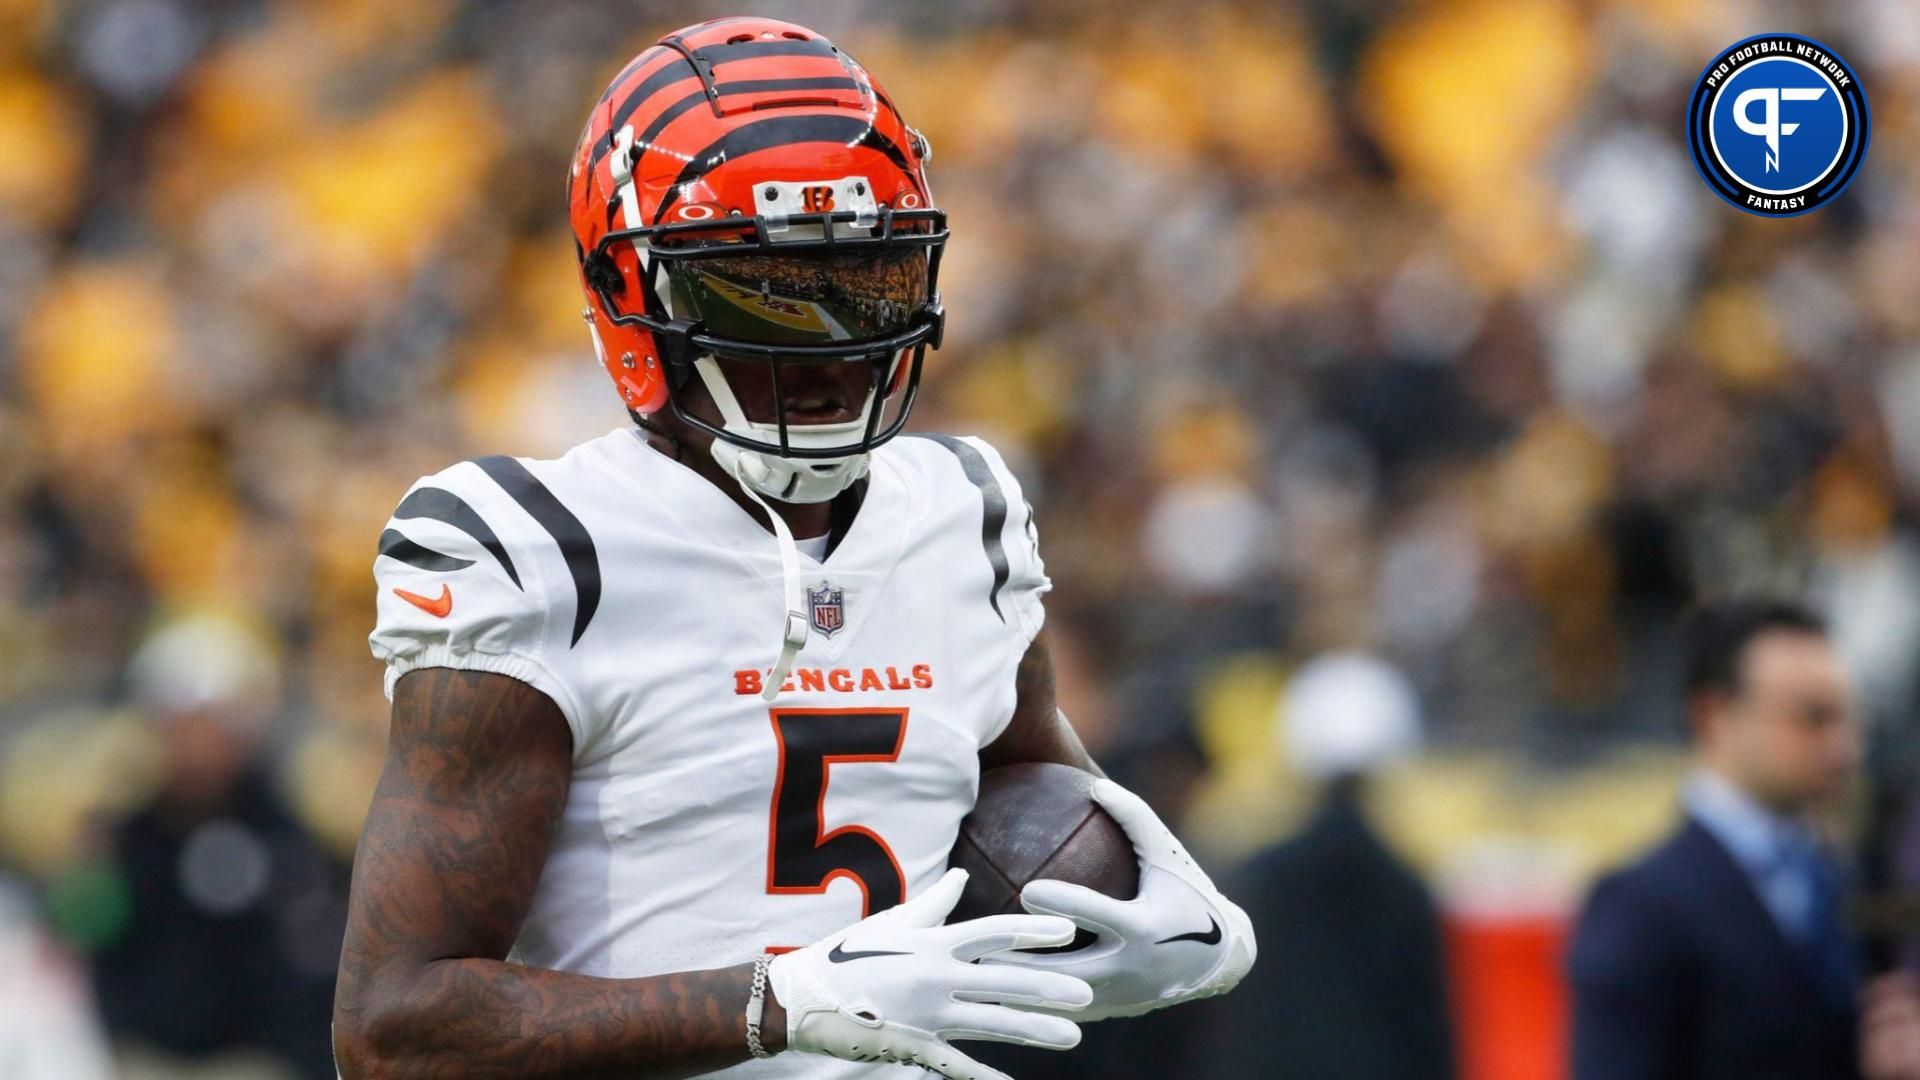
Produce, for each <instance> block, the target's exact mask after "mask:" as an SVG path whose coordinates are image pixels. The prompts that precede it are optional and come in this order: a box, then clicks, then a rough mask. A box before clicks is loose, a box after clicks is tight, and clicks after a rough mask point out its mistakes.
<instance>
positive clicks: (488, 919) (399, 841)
mask: <svg viewBox="0 0 1920 1080" xmlns="http://www.w3.org/2000/svg"><path fill="white" fill-rule="evenodd" d="M571 738H572V737H571V735H570V733H569V731H568V729H567V725H566V721H565V719H564V718H563V717H562V716H561V715H560V711H559V709H558V708H557V707H556V706H555V705H554V704H553V702H552V701H551V700H549V699H548V698H547V697H546V696H545V695H544V694H541V693H540V692H539V691H537V690H535V689H533V688H532V687H530V686H528V685H526V684H525V683H522V682H519V681H517V680H514V679H510V678H507V677H505V676H502V675H491V674H484V673H478V672H468V671H453V670H447V669H438V668H435V669H425V670H421V671H416V672H413V673H410V674H408V675H406V676H405V677H403V678H402V679H401V680H400V682H399V684H398V685H397V687H396V688H395V694H394V703H393V728H392V734H391V736H390V741H389V745H388V751H387V761H386V766H385V769H384V771H383V772H382V773H381V776H380V783H379V787H378V789H377V790H376V792H375V794H374V799H373V807H372V810H371V811H370V812H369V814H368V817H367V824H366V829H365V832H364V833H363V834H362V836H361V838H360V847H359V851H358V854H357V855H356V857H355V861H354V869H353V893H352V900H351V909H350V912H349V916H348V923H347V935H346V943H345V946H344V948H343V949H342V952H341V956H340V978H339V986H338V990H337V992H336V995H335V999H334V1048H335V1054H336V1057H337V1058H338V1061H339V1066H340V1071H341V1075H342V1076H343V1077H346V1078H348V1080H353V1078H357V1077H374V1076H379V1077H388V1076H394V1077H476V1078H487V1077H597V1076H612V1075H618V1076H622V1077H680V1076H688V1075H693V1074H697V1073H702V1072H709V1071H712V1070H714V1069H719V1068H724V1067H726V1066H728V1065H732V1064H735V1063H737V1062H739V1061H743V1060H745V1059H746V1058H747V1056H748V1055H747V1050H746V1019H745V1010H746V1004H747V998H748V994H749V987H750V985H751V982H752V979H751V974H752V966H751V965H740V966H738V967H733V968H725V969H718V970H713V971H690V972H680V973H676V974H668V975H659V976H653V977H649V978H639V979H601V978H592V977H588V976H583V975H572V974H566V973H563V972H558V971H548V970H543V969H538V968H531V967H527V966H524V965H521V964H511V963H507V962H505V960H504V957H505V956H506V955H507V951H508V950H509V949H510V948H511V947H512V945H513V941H514V938H515V937H516V936H518V934H519V930H520V923H521V921H522V920H523V919H524V918H525V917H526V913H527V909H528V906H529V905H530V904H531V902H532V898H533V891H534V887H535V885H536V883H537V882H538V881H539V879H540V872H541V868H542V867H543V865H544V864H545V862H546V858H547V852H548V849H549V848H550V846H551V844H552V841H553V835H554V830H555V827H556V826H557V825H558V823H559V821H560V814H561V811H562V809H563V808H564V807H565V805H566V799H567V790H568V787H569V784H570V781H571V776H572V771H573V765H572V741H571ZM762 1038H763V1041H764V1042H765V1044H766V1046H767V1048H768V1049H769V1050H777V1049H780V1048H782V1047H784V1046H785V1043H786V1019H785V1013H784V1012H783V1011H782V1010H780V1009H779V1008H778V1006H777V1003H776V1002H774V1001H773V999H772V995H771V993H769V995H768V1001H767V1013H766V1017H765V1019H764V1021H763V1026H762Z"/></svg>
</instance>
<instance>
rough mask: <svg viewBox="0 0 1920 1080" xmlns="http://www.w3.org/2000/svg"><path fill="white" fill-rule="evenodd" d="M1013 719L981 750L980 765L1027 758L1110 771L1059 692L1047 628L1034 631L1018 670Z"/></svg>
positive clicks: (984, 767)
mask: <svg viewBox="0 0 1920 1080" xmlns="http://www.w3.org/2000/svg"><path fill="white" fill-rule="evenodd" d="M1013 686H1014V704H1013V719H1012V720H1009V721H1008V722H1007V726H1006V729H1005V730H1004V731H1002V732H1001V733H1000V735H999V737H998V738H996V739H994V740H993V742H991V743H989V744H988V745H987V746H985V747H983V748H982V749H981V751H980V767H981V768H982V769H991V768H993V767H995V766H998V765H1012V764H1015V763H1017V762H1022V761H1053V762H1058V763H1060V764H1062V765H1072V766H1073V767H1074V768H1076V769H1085V770H1087V771H1088V772H1090V773H1092V774H1094V775H1095V776H1105V775H1106V773H1104V772H1101V771H1100V766H1099V765H1097V764H1095V763H1094V760H1093V757H1092V756H1091V755H1089V754H1088V753H1087V749H1086V747H1084V746H1082V745H1080V736H1079V735H1078V734H1076V733H1075V732H1074V730H1073V725H1072V724H1071V723H1069V722H1068V721H1067V717H1066V714H1065V713H1062V712H1061V711H1060V706H1059V703H1058V702H1057V701H1056V700H1055V698H1054V679H1053V653H1052V652H1051V651H1049V649H1048V648H1047V632H1046V631H1045V630H1042V631H1040V633H1038V634H1037V635H1035V636H1034V639H1033V644H1032V645H1030V646H1028V647H1027V651H1026V653H1025V654H1024V655H1023V656H1021V657H1020V666H1019V667H1018V668H1016V669H1015V671H1014V675H1013Z"/></svg>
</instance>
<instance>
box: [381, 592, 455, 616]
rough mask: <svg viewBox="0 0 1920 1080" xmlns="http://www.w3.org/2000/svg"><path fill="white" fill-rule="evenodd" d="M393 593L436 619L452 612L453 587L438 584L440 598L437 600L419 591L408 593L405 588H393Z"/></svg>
mask: <svg viewBox="0 0 1920 1080" xmlns="http://www.w3.org/2000/svg"><path fill="white" fill-rule="evenodd" d="M393 595H395V596H397V597H399V598H400V599H402V600H405V601H406V602H407V603H409V604H412V605H413V606H414V607H417V608H419V609H420V610H421V611H424V612H426V613H427V614H429V615H431V616H433V617H434V618H436V619H444V618H446V617H447V616H448V615H451V614H453V589H452V588H450V587H448V586H446V585H442V586H440V598H439V599H437V600H429V599H427V598H426V597H424V596H421V595H420V594H419V593H410V592H408V591H407V590H405V589H395V590H393Z"/></svg>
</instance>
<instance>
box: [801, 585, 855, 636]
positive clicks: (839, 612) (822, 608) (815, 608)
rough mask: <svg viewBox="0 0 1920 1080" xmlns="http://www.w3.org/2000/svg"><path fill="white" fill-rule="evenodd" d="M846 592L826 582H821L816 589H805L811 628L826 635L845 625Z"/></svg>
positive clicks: (837, 631) (834, 632)
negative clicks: (811, 620) (810, 613)
mask: <svg viewBox="0 0 1920 1080" xmlns="http://www.w3.org/2000/svg"><path fill="white" fill-rule="evenodd" d="M845 596H846V592H845V590H843V589H836V588H834V587H833V585H831V584H830V583H828V582H825V581H823V582H821V583H820V587H819V588H817V589H808V590H807V608H808V610H810V611H812V612H813V628H814V629H815V630H818V631H820V632H821V633H822V634H825V635H826V636H827V637H832V636H833V635H835V634H837V633H839V632H840V628H841V627H843V626H845V625H847V608H846V603H845Z"/></svg>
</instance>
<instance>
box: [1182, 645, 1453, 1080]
mask: <svg viewBox="0 0 1920 1080" xmlns="http://www.w3.org/2000/svg"><path fill="white" fill-rule="evenodd" d="M1279 721H1280V722H1279V724H1278V727H1277V730H1278V732H1279V733H1280V735H1281V739H1282V742H1283V743H1284V747H1285V751H1286V757H1287V758H1288V759H1289V760H1291V762H1292V763H1293V765H1294V767H1295V768H1296V769H1298V770H1299V772H1300V773H1301V774H1302V775H1304V776H1305V777H1307V778H1309V779H1310V780H1311V781H1312V782H1313V783H1315V784H1316V785H1318V787H1319V804H1318V807H1317V809H1316V810H1315V811H1314V813H1313V815H1312V817H1311V819H1310V820H1309V821H1308V823H1307V824H1306V826H1305V827H1304V828H1302V829H1301V830H1300V831H1299V833H1298V834H1296V835H1295V836H1293V837H1292V838H1290V839H1288V840H1286V841H1284V842H1282V843H1280V844H1277V845H1275V846H1273V847H1271V848H1268V849H1267V850H1265V851H1262V852H1260V853H1258V854H1256V855H1254V856H1253V858H1251V859H1250V860H1248V862H1247V863H1246V865H1244V866H1243V867H1241V868H1240V870H1239V871H1238V872H1237V873H1236V874H1235V875H1234V876H1233V878H1232V881H1233V882H1234V883H1233V884H1232V885H1230V886H1228V887H1229V888H1232V889H1234V890H1235V892H1234V895H1236V896H1244V897H1246V898H1247V900H1246V906H1247V914H1248V915H1249V916H1251V917H1252V919H1253V925H1254V932H1255V933H1256V934H1258V935H1259V939H1260V962H1259V963H1258V964H1256V965H1254V969H1253V971H1252V972H1250V973H1249V974H1248V976H1247V980H1246V981H1245V982H1243V983H1242V984H1241V987H1240V990H1239V991H1236V992H1235V993H1233V994H1229V995H1227V996H1225V997H1222V998H1219V999H1217V1000H1214V1001H1208V1002H1204V1003H1202V1004H1201V1005H1200V1006H1199V1007H1198V1010H1197V1011H1198V1012H1200V1013H1202V1015H1201V1016H1199V1017H1198V1018H1197V1020H1196V1021H1195V1023H1194V1026H1195V1036H1194V1038H1193V1039H1192V1041H1191V1042H1190V1043H1189V1053H1190V1054H1191V1055H1192V1059H1191V1060H1192V1061H1193V1063H1194V1064H1193V1065H1192V1067H1191V1068H1192V1075H1195V1076H1208V1077H1220V1078H1223V1080H1235V1078H1243V1077H1244V1078H1247V1080H1252V1078H1255V1077H1270V1076H1301V1077H1308V1076H1311V1077H1314V1078H1316V1080H1450V1078H1451V1077H1452V1076H1453V1075H1454V1054H1453V1038H1452V1034H1451V1021H1450V1017H1449V1013H1448V1007H1447V990H1446V976H1445V972H1444V969H1443V960H1442V955H1441V937H1440V917H1439V913H1438V911H1437V910H1436V909H1435V906H1434V901H1433V897H1432V896H1431V895H1430V894H1429V893H1428V891H1427V889H1426V887H1425V886H1424V885H1423V884H1422V883H1421V881H1420V879H1419V877H1418V876H1417V875H1416V874H1415V873H1414V872H1413V871H1412V870H1411V869H1409V868H1408V867H1407V866H1406V865H1405V863H1404V862H1402V860H1401V859H1400V858H1399V857H1398V856H1396V855H1395V854H1394V853H1393V852H1392V851H1390V850H1389V849H1388V848H1387V846H1386V845H1385V844H1384V843H1383V842H1382V841H1381V840H1380V837H1379V836H1378V835H1377V834H1376V833H1375V831H1374V829H1373V827H1372V826H1371V825H1370V824H1369V823H1368V821H1367V817H1366V814H1365V812H1364V810H1363V802H1364V796H1365V794H1366V789H1367V784H1368V780H1369V778H1370V777H1372V776H1374V775H1375V774H1377V773H1378V772H1380V771H1381V770H1383V769H1386V768H1388V767H1389V766H1391V765H1393V764H1395V763H1397V762H1401V761H1405V760H1407V759H1408V758H1410V757H1412V756H1413V754H1414V753H1415V752H1416V751H1417V750H1418V748H1419V743H1420V721H1419V705H1418V701H1417V699H1416V697H1415V695H1414V692H1413V688H1412V686H1411V685H1409V684H1408V682H1407V680H1406V678H1405V677H1404V676H1402V675H1401V674H1400V673H1399V672H1398V671H1396V670H1395V669H1394V668H1393V667H1392V666H1391V665H1389V664H1386V663H1384V662H1382V661H1381V660H1379V659H1377V658H1375V657H1372V656H1368V655H1365V654H1360V653H1329V654H1324V655H1322V656H1319V657H1316V658H1315V659H1313V660H1311V661H1309V662H1308V663H1307V664H1306V665H1304V666H1303V667H1301V669H1300V671H1299V673H1298V674H1296V675H1295V676H1294V678H1293V681H1292V682H1291V683H1290V684H1289V686H1288V688H1287V691H1286V696H1285V698H1284V699H1283V700H1282V703H1281V713H1280V717H1279ZM1389 1033H1390V1034H1389Z"/></svg>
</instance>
